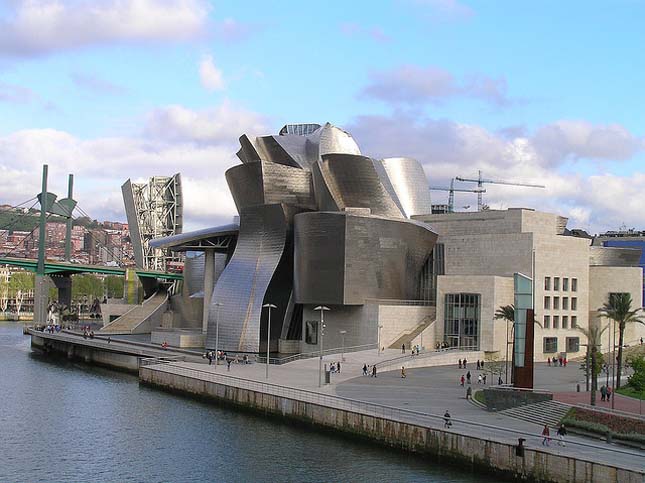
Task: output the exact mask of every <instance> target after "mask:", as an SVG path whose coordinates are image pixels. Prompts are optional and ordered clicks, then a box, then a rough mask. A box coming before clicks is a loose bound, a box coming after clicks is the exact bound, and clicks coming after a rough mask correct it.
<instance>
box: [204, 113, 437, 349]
mask: <svg viewBox="0 0 645 483" xmlns="http://www.w3.org/2000/svg"><path fill="white" fill-rule="evenodd" d="M240 144H241V148H240V150H239V152H238V153H237V155H238V157H239V159H240V160H241V162H242V163H241V164H240V165H238V166H234V167H233V168H231V169H229V170H228V171H227V172H226V179H227V182H228V185H229V187H230V190H231V194H232V196H233V199H234V201H235V204H236V206H237V209H238V212H239V224H240V228H239V235H238V238H237V243H236V247H235V250H234V252H233V254H232V256H231V257H230V260H228V263H227V264H226V266H225V268H224V269H223V271H222V272H221V274H219V276H218V278H217V281H216V283H215V286H214V290H213V294H212V297H211V299H210V310H208V312H209V323H208V329H207V339H206V345H207V347H215V339H216V329H217V325H219V346H220V348H222V349H224V350H229V351H242V352H258V351H260V350H264V349H265V348H266V340H267V326H268V323H267V322H268V320H267V319H268V313H267V311H266V309H264V310H263V308H262V306H263V305H264V304H268V303H270V304H274V305H276V306H277V309H275V310H273V312H272V314H271V321H272V323H271V334H270V340H271V350H276V351H277V350H278V349H279V347H278V341H279V340H282V341H283V345H284V347H282V350H287V349H286V346H288V345H289V341H292V345H293V344H294V343H295V344H296V345H299V344H300V342H303V343H304V344H306V343H307V341H309V343H312V342H313V341H317V340H318V333H317V332H318V330H319V328H318V325H317V324H316V321H317V316H316V315H315V314H314V313H312V309H313V308H315V306H317V305H321V304H324V305H326V306H329V308H330V309H331V311H330V313H329V316H328V317H329V320H330V323H332V321H335V324H336V325H338V326H339V327H340V326H347V329H348V330H347V343H348V345H351V344H359V343H362V344H365V343H376V339H377V337H378V334H377V332H376V327H375V326H373V327H369V326H368V325H369V321H368V317H367V315H366V313H365V310H364V307H365V306H366V305H368V301H370V300H410V299H417V298H418V295H419V293H420V288H421V287H422V286H423V282H422V273H423V269H424V266H425V265H426V262H427V260H428V258H429V257H430V254H431V252H432V249H433V246H434V243H435V240H436V238H437V235H436V234H435V233H434V232H433V231H432V230H431V229H430V228H429V227H428V225H426V224H424V223H420V222H417V221H414V220H412V219H411V217H412V216H413V215H417V214H423V213H429V212H430V209H431V207H430V194H429V191H428V188H427V182H426V178H425V174H424V172H423V168H422V167H421V165H420V164H419V163H418V162H417V161H415V160H413V159H408V158H390V159H383V160H380V159H373V158H370V157H367V156H364V155H362V154H361V152H360V149H359V148H358V145H357V144H356V142H355V141H354V139H353V138H352V137H351V135H350V134H348V133H347V132H345V131H343V130H341V129H339V128H337V127H335V126H332V125H330V124H326V125H324V126H320V125H317V124H305V125H287V126H285V127H284V128H283V129H282V130H281V131H280V134H279V135H277V136H263V137H257V138H255V139H250V138H249V137H247V136H242V137H241V138H240ZM220 304H221V305H220ZM332 313H333V315H332ZM307 322H309V323H307ZM333 324H334V323H332V325H333ZM333 332H334V333H333V334H332V332H331V331H328V334H326V335H328V336H329V337H331V340H330V342H331V341H333V338H334V337H336V338H337V334H336V332H338V331H337V330H334V331H333ZM316 343H317V342H316ZM301 349H302V348H300V347H299V348H298V350H301Z"/></svg>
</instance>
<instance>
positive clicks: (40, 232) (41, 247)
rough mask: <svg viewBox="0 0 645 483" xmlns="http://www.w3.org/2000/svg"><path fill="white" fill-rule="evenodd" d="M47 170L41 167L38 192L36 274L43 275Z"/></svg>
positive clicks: (45, 166) (45, 167) (44, 166)
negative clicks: (38, 217)
mask: <svg viewBox="0 0 645 483" xmlns="http://www.w3.org/2000/svg"><path fill="white" fill-rule="evenodd" d="M47 170H48V167H47V165H46V164H44V165H43V183H42V189H41V191H40V224H39V226H38V236H39V238H38V267H37V269H36V273H37V274H38V275H45V236H46V234H45V232H46V227H47Z"/></svg>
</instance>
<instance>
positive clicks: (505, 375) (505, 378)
mask: <svg viewBox="0 0 645 483" xmlns="http://www.w3.org/2000/svg"><path fill="white" fill-rule="evenodd" d="M508 344H509V342H508V319H506V371H505V374H504V383H505V384H508Z"/></svg>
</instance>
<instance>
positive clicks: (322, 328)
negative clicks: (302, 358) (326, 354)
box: [314, 305, 330, 387]
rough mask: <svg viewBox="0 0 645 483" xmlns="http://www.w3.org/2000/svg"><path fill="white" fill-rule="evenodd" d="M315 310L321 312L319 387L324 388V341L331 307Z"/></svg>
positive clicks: (319, 307)
mask: <svg viewBox="0 0 645 483" xmlns="http://www.w3.org/2000/svg"><path fill="white" fill-rule="evenodd" d="M314 310H317V311H318V312H320V331H319V332H320V358H319V360H318V387H321V386H322V360H323V341H324V336H325V315H324V314H325V310H330V309H329V307H325V306H324V305H319V306H318V307H316V308H315V309H314Z"/></svg>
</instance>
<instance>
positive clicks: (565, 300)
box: [544, 295, 578, 310]
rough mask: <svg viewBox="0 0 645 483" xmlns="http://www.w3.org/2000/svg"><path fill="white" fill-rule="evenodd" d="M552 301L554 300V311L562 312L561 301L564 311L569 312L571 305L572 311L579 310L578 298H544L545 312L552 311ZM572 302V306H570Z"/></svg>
mask: <svg viewBox="0 0 645 483" xmlns="http://www.w3.org/2000/svg"><path fill="white" fill-rule="evenodd" d="M551 300H553V310H560V300H562V310H569V305H571V310H578V297H571V298H569V297H562V298H560V297H555V296H554V297H550V296H548V295H547V296H545V297H544V308H545V310H551ZM569 301H571V304H569Z"/></svg>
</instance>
